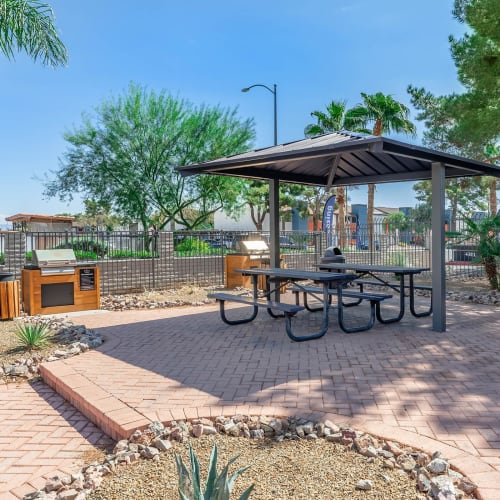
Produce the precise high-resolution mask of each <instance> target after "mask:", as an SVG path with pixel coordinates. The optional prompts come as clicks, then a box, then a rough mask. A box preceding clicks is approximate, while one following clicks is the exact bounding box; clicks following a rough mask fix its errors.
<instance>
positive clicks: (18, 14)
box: [0, 0, 68, 67]
mask: <svg viewBox="0 0 500 500" xmlns="http://www.w3.org/2000/svg"><path fill="white" fill-rule="evenodd" d="M21 51H24V52H26V53H27V54H28V56H30V57H31V58H32V59H33V60H34V61H37V60H38V59H40V60H41V61H42V64H44V65H46V66H52V67H56V66H64V65H66V63H67V61H68V53H67V51H66V47H65V46H64V44H63V42H62V41H61V39H60V38H59V35H58V34H57V29H56V25H55V16H54V12H53V11H52V8H51V7H50V5H47V4H45V3H42V2H39V1H38V0H0V52H2V53H3V54H4V55H5V56H6V57H7V59H10V60H12V59H14V52H21Z"/></svg>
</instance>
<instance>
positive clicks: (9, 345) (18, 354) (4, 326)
mask: <svg viewBox="0 0 500 500" xmlns="http://www.w3.org/2000/svg"><path fill="white" fill-rule="evenodd" d="M18 321H20V320H19V319H17V320H14V321H12V320H10V321H0V366H1V365H3V364H9V363H11V362H14V361H15V360H17V359H19V358H23V357H26V356H28V355H30V356H31V355H33V354H37V355H40V356H45V355H49V354H50V353H52V352H54V351H55V350H57V349H60V348H62V347H64V345H65V344H62V343H60V342H58V341H57V340H56V339H55V338H50V339H49V343H48V344H47V346H46V347H43V348H42V349H36V350H33V351H31V352H29V351H27V350H26V349H25V348H24V347H22V346H20V344H19V341H18V339H17V337H16V329H17V324H18Z"/></svg>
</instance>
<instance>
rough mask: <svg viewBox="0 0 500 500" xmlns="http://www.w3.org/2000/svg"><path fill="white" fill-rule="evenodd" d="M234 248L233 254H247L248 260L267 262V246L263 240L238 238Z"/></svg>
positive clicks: (268, 258) (268, 254) (268, 257)
mask: <svg viewBox="0 0 500 500" xmlns="http://www.w3.org/2000/svg"><path fill="white" fill-rule="evenodd" d="M234 249H235V250H236V252H235V253H234V254H233V255H248V257H249V259H250V261H252V260H255V261H259V262H261V263H265V264H269V261H270V253H269V246H268V245H267V243H266V242H265V241H264V240H238V241H237V242H236V243H235V245H234Z"/></svg>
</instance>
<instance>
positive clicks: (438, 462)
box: [426, 458, 449, 475]
mask: <svg viewBox="0 0 500 500" xmlns="http://www.w3.org/2000/svg"><path fill="white" fill-rule="evenodd" d="M448 468H449V464H448V462H447V461H446V460H443V459H442V458H435V459H434V460H431V461H430V462H429V463H428V464H427V467H426V469H427V470H428V471H429V472H430V473H431V474H434V475H438V474H445V473H446V472H448Z"/></svg>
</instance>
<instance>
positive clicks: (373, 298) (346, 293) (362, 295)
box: [291, 285, 392, 333]
mask: <svg viewBox="0 0 500 500" xmlns="http://www.w3.org/2000/svg"><path fill="white" fill-rule="evenodd" d="M291 292H292V293H294V294H295V302H296V304H297V305H299V303H300V299H299V295H300V294H301V293H302V294H303V301H304V307H305V308H306V309H307V310H308V311H311V312H314V311H320V310H321V309H322V308H323V306H321V307H311V306H310V305H309V303H308V300H307V296H308V295H313V296H316V298H320V296H321V295H322V294H323V289H322V288H320V287H317V286H309V285H300V286H299V285H294V286H292V288H291ZM341 295H342V297H338V296H339V290H338V289H337V288H330V289H329V290H328V296H329V304H331V299H332V296H337V297H338V301H339V306H338V322H339V326H340V328H341V329H342V330H343V331H344V332H345V333H354V332H361V331H364V330H369V329H370V328H372V327H373V325H374V324H375V317H377V319H379V320H380V303H381V302H382V301H383V300H386V299H390V298H392V295H389V294H387V293H368V292H362V291H359V292H358V291H355V290H346V289H341ZM344 297H348V298H353V299H356V301H355V302H348V303H345V302H344V301H343V298H344ZM363 300H367V301H369V302H370V317H369V320H368V323H366V324H365V325H361V326H347V325H346V324H345V322H344V312H343V308H344V307H352V306H357V305H358V304H360V303H361V302H362V301H363Z"/></svg>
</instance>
